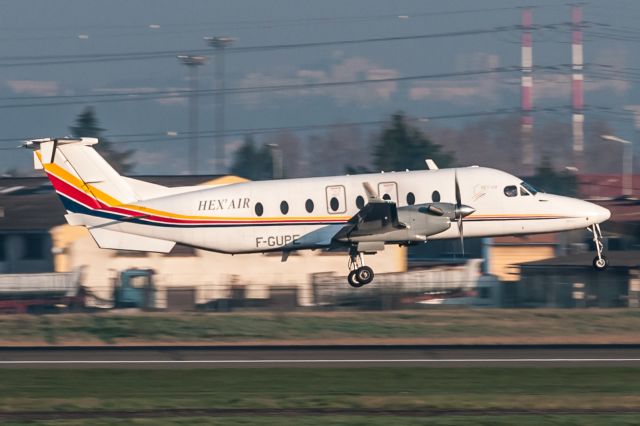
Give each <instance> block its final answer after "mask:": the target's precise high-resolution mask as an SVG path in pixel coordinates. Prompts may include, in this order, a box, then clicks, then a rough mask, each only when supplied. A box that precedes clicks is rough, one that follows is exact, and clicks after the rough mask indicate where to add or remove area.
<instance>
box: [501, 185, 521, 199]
mask: <svg viewBox="0 0 640 426" xmlns="http://www.w3.org/2000/svg"><path fill="white" fill-rule="evenodd" d="M504 195H506V196H507V197H517V196H518V187H517V186H515V185H509V186H505V187H504Z"/></svg>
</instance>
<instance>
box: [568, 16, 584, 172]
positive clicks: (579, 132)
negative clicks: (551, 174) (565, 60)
mask: <svg viewBox="0 0 640 426" xmlns="http://www.w3.org/2000/svg"><path fill="white" fill-rule="evenodd" d="M571 31H572V42H571V69H572V72H573V76H572V81H571V98H572V113H573V114H572V117H571V123H572V129H573V161H574V165H575V166H576V167H577V168H578V169H579V170H580V169H582V168H583V166H584V164H583V161H584V95H583V83H584V75H583V74H582V68H583V55H582V6H581V5H579V4H574V5H572V6H571Z"/></svg>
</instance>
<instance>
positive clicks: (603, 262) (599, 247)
mask: <svg viewBox="0 0 640 426" xmlns="http://www.w3.org/2000/svg"><path fill="white" fill-rule="evenodd" d="M587 229H588V230H589V231H591V233H592V234H593V243H594V244H595V245H596V253H597V256H596V257H594V258H593V267H594V268H596V270H598V271H604V270H605V269H607V267H608V266H609V261H608V260H607V258H606V257H604V255H603V254H602V252H603V249H604V244H602V231H600V225H599V224H597V223H596V224H593V225H591V226H590V227H588V228H587Z"/></svg>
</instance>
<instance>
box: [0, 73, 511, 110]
mask: <svg viewBox="0 0 640 426" xmlns="http://www.w3.org/2000/svg"><path fill="white" fill-rule="evenodd" d="M519 69H520V68H519V67H516V66H509V67H497V68H491V69H486V70H476V71H463V72H454V73H452V72H449V73H438V74H424V75H415V76H405V77H391V78H378V79H364V80H351V81H331V82H322V83H303V84H281V85H269V86H251V87H233V88H227V89H224V90H216V89H202V90H197V91H196V92H197V93H198V95H200V96H211V95H215V94H217V93H225V94H248V93H258V92H274V91H287V90H298V89H311V88H331V87H341V86H350V85H359V84H380V83H388V82H402V81H417V80H430V79H439V78H457V77H468V76H477V75H486V74H498V73H508V72H514V71H518V70H519ZM190 94H193V91H191V90H159V91H155V92H152V93H147V94H140V93H135V92H130V93H124V94H97V95H59V96H51V97H48V98H47V97H33V98H31V97H25V98H22V99H21V100H25V101H29V100H34V99H44V98H46V99H53V100H54V101H53V102H41V103H13V104H4V105H0V109H8V108H34V107H50V106H61V105H78V104H86V103H111V102H135V101H143V100H151V99H170V98H183V97H186V96H189V95H190ZM56 99H66V100H60V101H55V100H56ZM76 99H77V100H76ZM2 100H3V99H2V98H0V101H2ZM11 100H14V99H11Z"/></svg>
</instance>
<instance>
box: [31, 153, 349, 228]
mask: <svg viewBox="0 0 640 426" xmlns="http://www.w3.org/2000/svg"><path fill="white" fill-rule="evenodd" d="M36 153H37V154H38V158H40V159H41V157H40V153H39V152H38V151H36ZM44 169H45V170H46V171H47V172H48V173H51V174H53V175H55V176H56V177H58V178H59V179H62V180H64V181H66V182H67V183H68V184H70V185H72V186H74V187H75V188H76V189H80V190H81V191H82V192H84V193H85V194H87V195H89V196H91V197H93V198H95V199H97V200H98V201H100V202H101V203H103V204H105V205H107V206H109V207H118V208H122V209H127V210H133V211H136V212H139V213H144V214H151V215H155V216H164V217H168V218H171V219H191V220H211V219H215V220H224V221H243V222H244V221H247V222H248V221H255V220H256V218H255V217H232V216H192V215H183V214H179V213H171V212H167V211H163V210H157V209H153V208H150V207H145V206H139V205H134V204H123V203H122V202H120V201H119V200H117V199H116V198H113V197H112V196H110V195H109V194H107V193H105V192H103V191H101V190H100V189H98V188H96V187H95V186H93V185H89V184H87V183H85V182H83V181H82V180H81V179H79V178H78V177H76V176H74V175H73V174H71V173H70V172H69V171H67V170H65V169H64V168H63V167H61V166H59V165H58V164H55V163H49V164H44ZM203 189H205V188H203ZM349 218H350V216H311V217H302V216H299V217H289V216H287V217H261V218H259V219H260V221H268V220H282V221H296V220H300V221H303V220H310V219H313V220H348V219H349Z"/></svg>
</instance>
